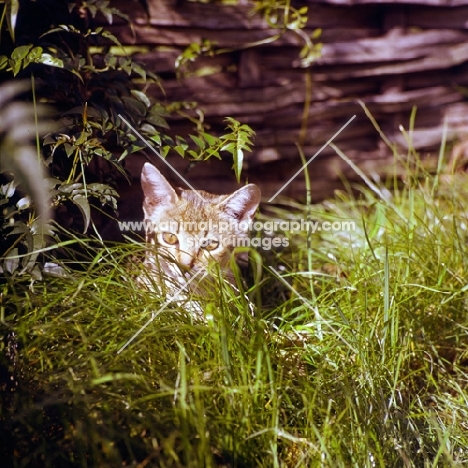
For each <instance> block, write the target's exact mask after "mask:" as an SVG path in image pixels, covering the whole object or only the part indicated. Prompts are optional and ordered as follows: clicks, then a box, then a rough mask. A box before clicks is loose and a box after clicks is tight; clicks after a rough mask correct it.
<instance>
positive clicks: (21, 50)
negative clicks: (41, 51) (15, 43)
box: [11, 44, 32, 60]
mask: <svg viewBox="0 0 468 468" xmlns="http://www.w3.org/2000/svg"><path fill="white" fill-rule="evenodd" d="M31 48H32V44H28V45H24V46H19V47H17V48H16V49H15V50H13V52H12V53H11V58H12V59H13V60H23V59H24V58H25V57H26V56H27V55H28V53H29V51H30V50H31Z"/></svg>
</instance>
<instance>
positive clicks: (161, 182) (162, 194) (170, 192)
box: [141, 163, 178, 205]
mask: <svg viewBox="0 0 468 468" xmlns="http://www.w3.org/2000/svg"><path fill="white" fill-rule="evenodd" d="M141 188H142V189H143V193H144V194H145V203H149V204H151V205H160V204H163V205H170V204H172V203H176V202H177V200H178V197H177V194H176V192H175V190H174V189H173V188H172V187H171V185H170V184H169V182H168V181H167V180H166V179H165V177H164V176H163V175H162V174H161V173H160V172H159V171H158V170H157V169H156V168H155V167H154V166H153V165H152V164H150V163H145V165H144V166H143V169H142V171H141Z"/></svg>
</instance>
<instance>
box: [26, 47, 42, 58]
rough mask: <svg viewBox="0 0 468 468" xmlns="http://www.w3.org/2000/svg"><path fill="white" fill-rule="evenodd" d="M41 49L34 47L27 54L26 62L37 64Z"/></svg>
mask: <svg viewBox="0 0 468 468" xmlns="http://www.w3.org/2000/svg"><path fill="white" fill-rule="evenodd" d="M42 51H43V50H42V47H34V49H32V50H31V52H29V54H28V60H29V61H30V62H38V61H39V60H40V59H41V56H42Z"/></svg>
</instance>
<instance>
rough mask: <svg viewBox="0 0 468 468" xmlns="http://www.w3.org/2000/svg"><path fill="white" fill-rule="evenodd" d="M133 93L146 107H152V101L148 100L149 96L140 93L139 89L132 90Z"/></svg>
mask: <svg viewBox="0 0 468 468" xmlns="http://www.w3.org/2000/svg"><path fill="white" fill-rule="evenodd" d="M131 93H132V94H133V95H134V96H135V97H136V98H137V99H138V100H139V101H141V102H142V103H144V104H145V105H146V107H150V106H151V101H150V100H149V99H148V96H147V95H146V94H145V93H143V92H141V91H138V90H137V89H132V90H131Z"/></svg>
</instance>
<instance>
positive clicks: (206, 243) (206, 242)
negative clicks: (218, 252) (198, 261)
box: [202, 239, 219, 252]
mask: <svg viewBox="0 0 468 468" xmlns="http://www.w3.org/2000/svg"><path fill="white" fill-rule="evenodd" d="M218 246H219V241H218V240H216V239H203V243H202V247H203V248H204V249H205V250H208V252H210V251H211V250H215V249H217V248H218Z"/></svg>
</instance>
